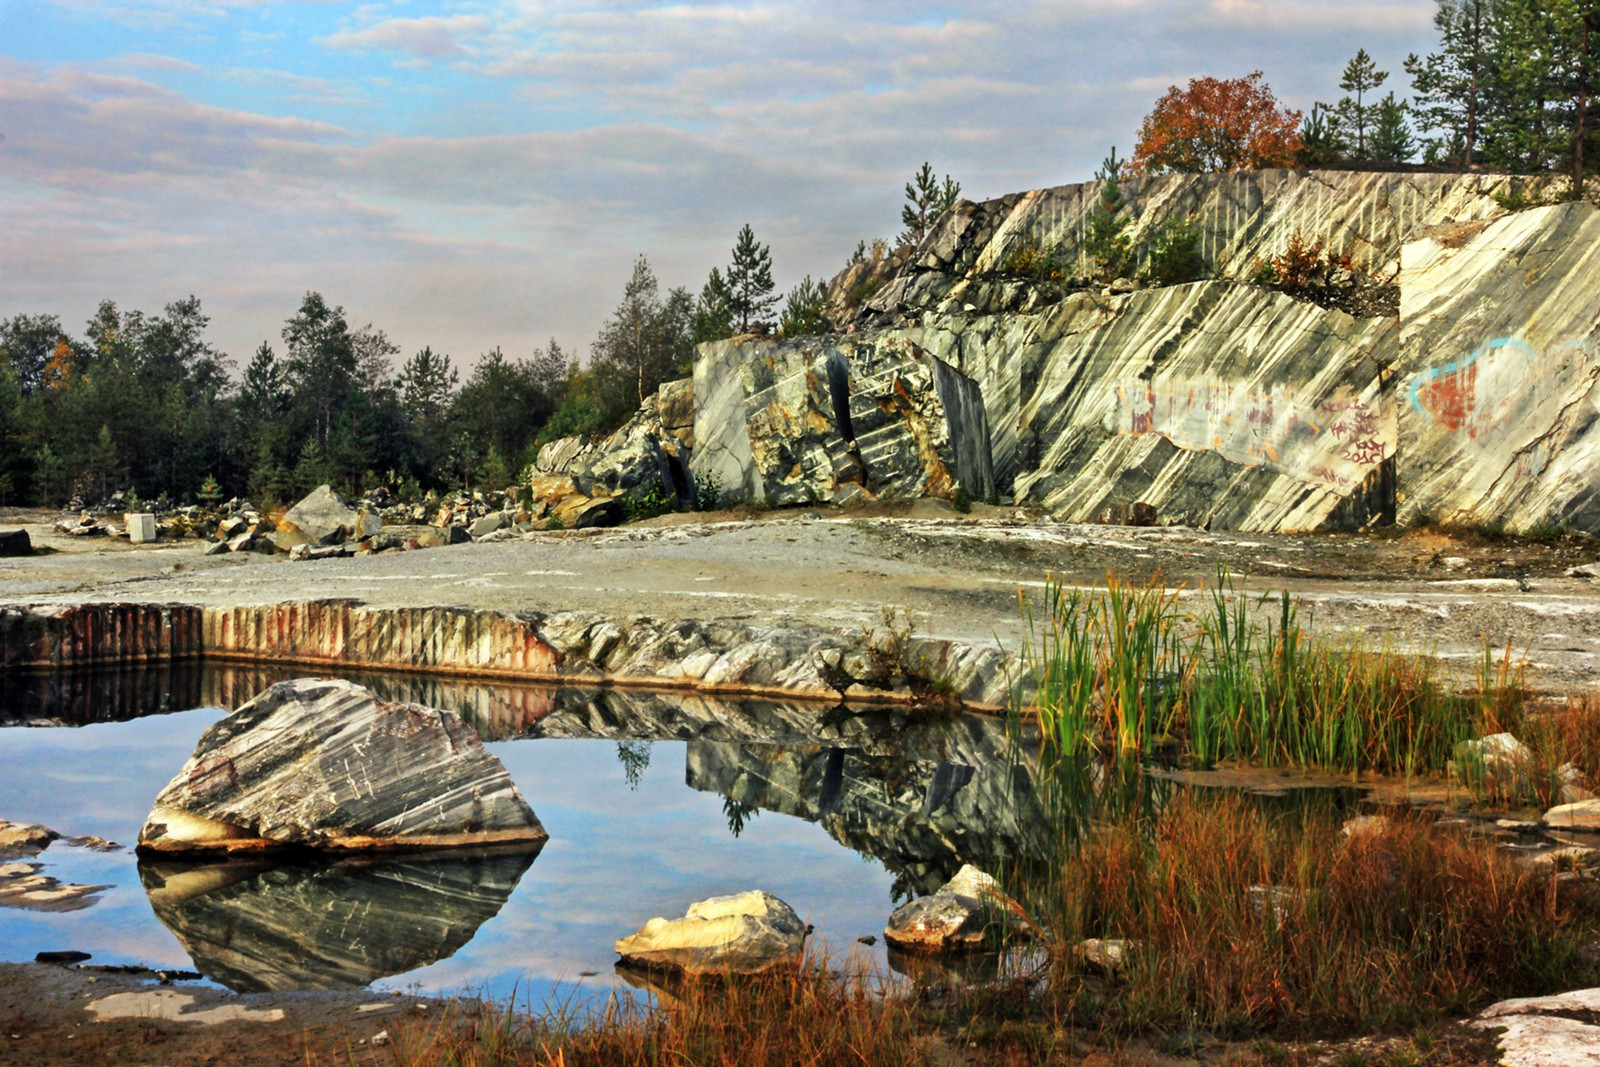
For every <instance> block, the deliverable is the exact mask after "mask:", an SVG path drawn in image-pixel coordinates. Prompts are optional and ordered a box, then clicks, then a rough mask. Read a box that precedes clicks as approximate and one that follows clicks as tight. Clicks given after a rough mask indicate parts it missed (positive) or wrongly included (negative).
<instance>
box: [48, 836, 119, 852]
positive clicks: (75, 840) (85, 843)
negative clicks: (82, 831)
mask: <svg viewBox="0 0 1600 1067" xmlns="http://www.w3.org/2000/svg"><path fill="white" fill-rule="evenodd" d="M61 843H62V844H64V845H71V846H72V847H73V848H86V849H88V850H89V851H91V852H121V851H122V846H121V845H119V844H117V843H116V842H115V841H107V840H106V839H105V838H103V837H95V836H93V835H87V836H82V837H63V838H62V839H61Z"/></svg>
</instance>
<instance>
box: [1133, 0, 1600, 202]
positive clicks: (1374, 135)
mask: <svg viewBox="0 0 1600 1067" xmlns="http://www.w3.org/2000/svg"><path fill="white" fill-rule="evenodd" d="M1434 27H1435V29H1436V30H1437V31H1438V34H1439V45H1438V48H1437V49H1436V50H1435V51H1433V52H1430V53H1428V54H1427V55H1417V54H1412V55H1409V56H1407V57H1406V58H1405V60H1404V63H1403V64H1402V66H1403V69H1404V70H1405V73H1406V74H1407V75H1408V76H1409V78H1410V80H1411V96H1410V98H1409V99H1401V98H1399V97H1397V96H1396V94H1395V92H1394V91H1393V90H1392V89H1391V90H1389V91H1388V92H1387V93H1385V94H1384V95H1383V96H1379V95H1378V94H1379V92H1380V90H1382V89H1383V88H1384V86H1385V85H1386V83H1387V82H1388V78H1389V74H1390V72H1389V71H1387V70H1382V69H1380V68H1379V66H1378V63H1377V62H1376V61H1375V60H1374V59H1373V58H1372V57H1371V56H1370V55H1368V54H1367V52H1366V50H1365V49H1361V50H1359V51H1358V52H1357V53H1356V55H1355V56H1354V57H1353V58H1352V59H1351V60H1350V61H1349V62H1348V63H1347V64H1346V65H1345V67H1344V70H1343V72H1342V76H1341V78H1340V80H1339V89H1340V90H1341V92H1342V93H1343V94H1344V95H1343V96H1341V97H1340V98H1339V99H1338V100H1337V101H1335V102H1332V103H1324V102H1321V101H1318V102H1316V103H1314V104H1313V105H1312V106H1311V108H1310V110H1309V111H1308V112H1305V113H1302V112H1300V111H1297V110H1294V109H1291V108H1288V107H1286V106H1285V105H1283V104H1282V103H1281V102H1279V101H1278V99H1277V98H1276V97H1275V96H1273V94H1272V91H1271V90H1270V89H1269V88H1268V87H1267V86H1266V85H1265V84H1264V83H1263V82H1262V80H1261V73H1260V72H1259V71H1257V72H1254V73H1252V74H1250V75H1247V76H1245V77H1242V78H1232V79H1218V78H1195V79H1193V80H1191V81H1190V82H1189V85H1188V87H1187V88H1181V89H1180V88H1179V87H1177V86H1174V87H1172V88H1171V89H1169V90H1168V92H1167V93H1166V94H1165V95H1164V96H1162V97H1161V98H1160V99H1159V100H1157V102H1156V105H1155V107H1154V108H1153V109H1152V111H1151V112H1150V114H1149V115H1148V116H1146V118H1145V120H1144V122H1143V124H1142V125H1141V127H1140V130H1139V136H1138V141H1137V144H1136V146H1135V149H1134V153H1133V155H1132V157H1131V158H1130V159H1129V161H1128V163H1127V166H1126V167H1125V169H1124V173H1127V174H1159V173H1171V172H1193V173H1198V172H1204V171H1213V170H1256V169H1261V168H1264V167H1292V166H1313V167H1315V166H1330V165H1340V164H1356V165H1370V164H1379V165H1397V164H1406V163H1411V162H1413V161H1415V160H1418V159H1419V158H1420V162H1421V163H1422V164H1423V165H1427V166H1436V167H1446V168H1472V167H1485V168H1488V169H1491V170H1500V171H1509V172H1511V173H1514V174H1552V173H1553V174H1566V175H1568V176H1569V177H1570V178H1571V179H1572V182H1573V190H1574V194H1575V195H1578V194H1581V192H1582V187H1583V183H1584V181H1585V180H1586V179H1587V178H1588V176H1589V175H1590V174H1591V173H1593V171H1594V169H1595V161H1596V159H1597V153H1600V129H1597V126H1600V124H1597V122H1596V116H1595V114H1594V103H1593V101H1594V94H1595V91H1596V89H1597V87H1600V0H1438V8H1437V10H1436V12H1435V14H1434Z"/></svg>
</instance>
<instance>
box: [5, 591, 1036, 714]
mask: <svg viewBox="0 0 1600 1067" xmlns="http://www.w3.org/2000/svg"><path fill="white" fill-rule="evenodd" d="M913 646H914V648H913V651H914V653H915V655H916V656H917V658H918V661H919V662H920V663H921V664H922V665H923V666H924V667H925V669H926V670H927V671H929V672H930V674H931V675H933V676H937V677H942V678H944V679H946V680H948V681H949V683H950V685H951V686H952V687H953V691H954V693H955V695H957V696H958V697H959V698H960V699H961V700H962V702H963V703H965V704H967V705H968V706H971V707H983V708H995V709H998V708H1002V707H1005V706H1006V705H1007V702H1008V701H1009V699H1010V697H1011V693H1012V689H1013V687H1014V685H1021V686H1023V687H1024V688H1023V690H1022V692H1023V695H1024V697H1026V696H1027V688H1026V687H1027V684H1028V683H1027V680H1026V678H1023V677H1022V674H1021V672H1019V671H1018V670H1017V668H1016V665H1015V664H1014V663H1013V662H1012V660H1011V659H1010V657H1008V655H1007V654H1006V653H1004V652H1002V651H1001V650H1000V649H998V648H996V647H992V646H982V645H972V644H968V643H966V642H961V641H946V640H934V639H913ZM858 647H859V638H858V637H856V636H852V635H842V634H840V633H837V632H834V631H827V630H822V629H819V628H815V627H806V626H802V625H786V624H783V623H781V622H776V623H772V624H762V623H746V622H742V621H738V620H710V621H698V620H692V619H680V620H661V619H653V618H650V617H647V616H633V617H625V618H621V619H613V618H607V617H604V616H600V615H596V614H593V613H591V612H554V613H550V614H545V613H542V612H535V611H522V612H505V613H502V612H487V611H475V610H469V609H464V608H447V607H438V608H371V607H366V606H364V605H362V604H361V603H360V602H358V601H354V600H313V601H303V602H290V603H280V604H241V605H237V606H232V607H220V608H210V607H208V608H200V607H193V606H183V605H160V604H156V605H150V604H128V603H97V604H83V605H76V606H71V607H61V608H43V609H32V608H26V607H24V608H0V676H3V672H4V671H5V670H6V669H11V668H62V667H73V666H86V665H91V664H134V663H141V662H145V661H166V660H171V659H179V658H184V657H190V656H200V655H204V656H205V657H206V658H207V659H212V660H237V661H245V662H250V663H258V662H262V661H267V662H273V663H279V664H301V665H313V666H316V665H327V666H337V667H339V668H340V669H341V670H350V669H361V668H380V669H387V670H393V669H401V670H410V671H420V672H425V673H438V674H451V675H462V674H468V675H482V676H499V677H513V678H517V679H520V680H523V681H555V680H567V681H574V682H584V681H599V680H602V679H611V680H614V681H619V682H622V683H623V684H628V683H630V682H631V683H634V684H651V685H660V684H667V685H672V686H675V687H682V688H687V689H700V690H707V691H714V692H736V693H784V694H792V695H798V696H805V697H817V698H823V699H829V700H832V699H834V698H835V697H836V692H835V690H834V689H833V688H832V687H831V686H830V685H829V684H828V682H827V681H826V680H825V679H824V678H823V677H822V675H821V673H820V670H819V660H818V656H819V655H820V654H828V653H831V654H838V653H840V652H848V651H851V650H853V649H855V648H858ZM1013 679H1020V680H1019V681H1017V682H1015V683H1014V682H1013ZM150 683H151V686H152V690H151V691H155V692H160V689H159V686H160V678H159V676H153V677H152V678H151V679H150ZM64 684H68V685H69V686H70V687H74V688H76V687H79V686H87V687H89V688H90V689H92V688H93V686H92V682H81V683H78V682H74V683H64ZM89 695H90V694H88V693H84V694H82V696H83V697H84V698H85V699H87V697H88V696H89ZM862 695H864V694H861V693H859V692H857V693H856V694H854V695H853V699H854V698H859V697H860V696H862ZM906 695H907V694H905V693H903V692H899V693H895V692H891V693H884V694H881V695H880V696H878V699H885V700H895V699H903V698H904V697H905V696H906ZM57 699H63V700H65V701H66V702H67V703H68V704H70V703H71V702H72V699H73V698H72V694H71V693H64V694H61V696H60V697H59V698H57ZM38 701H39V697H38V696H37V695H30V696H28V697H27V698H25V700H23V701H20V702H19V703H21V704H22V706H21V707H19V708H18V709H17V710H18V711H20V712H23V713H26V712H27V705H29V704H34V703H38ZM0 714H3V713H0Z"/></svg>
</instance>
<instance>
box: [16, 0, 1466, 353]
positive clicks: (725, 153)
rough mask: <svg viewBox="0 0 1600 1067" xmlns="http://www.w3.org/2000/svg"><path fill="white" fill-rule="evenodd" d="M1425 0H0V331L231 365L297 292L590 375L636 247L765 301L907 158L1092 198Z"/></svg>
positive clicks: (811, 270)
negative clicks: (1127, 167)
mask: <svg viewBox="0 0 1600 1067" xmlns="http://www.w3.org/2000/svg"><path fill="white" fill-rule="evenodd" d="M1434 10H1435V0H1348V2H1334V0H986V2H985V0H971V2H940V0H924V2H908V0H866V2H851V0H815V2H752V3H713V2H703V0H679V2H675V3H647V2H636V0H617V2H614V3H598V2H593V0H453V2H443V3H423V2H405V0H395V2H383V3H366V4H345V3H328V2H298V3H283V2H272V0H0V319H3V318H8V317H10V316H11V315H14V314H18V313H22V312H26V313H53V314H57V315H59V316H61V318H62V320H63V322H64V323H65V324H66V325H67V326H68V328H69V329H71V330H72V331H73V332H75V333H81V328H82V323H83V322H84V320H86V319H87V318H88V317H89V315H90V314H91V313H92V312H93V310H94V309H95V307H96V305H98V303H99V302H100V301H102V300H107V299H109V300H113V301H115V302H116V303H117V304H118V306H119V307H121V308H123V309H124V310H128V309H134V308H138V309H141V310H144V311H148V312H158V311H159V310H160V309H161V308H162V307H163V306H164V305H165V304H167V303H169V302H171V301H173V300H178V299H181V298H183V297H185V296H188V295H190V294H194V295H196V296H198V297H199V298H200V299H201V302H202V305H203V307H204V309H205V311H206V312H207V313H208V314H209V315H210V316H211V319H212V322H211V331H210V337H211V339H212V340H213V341H214V342H215V343H216V344H217V345H218V346H219V347H221V348H222V349H223V350H224V351H226V352H228V353H229V354H230V356H231V357H232V358H233V360H234V362H235V364H236V365H242V364H243V363H244V362H246V361H247V360H248V359H249V356H250V354H251V353H252V352H253V351H254V349H255V348H256V346H257V345H259V344H260V343H261V342H262V341H270V342H272V343H273V344H274V347H275V348H277V349H278V350H279V351H280V353H281V351H282V344H281V337H280V335H281V331H282V328H283V322H284V320H285V319H286V318H288V317H289V316H291V315H292V314H294V312H295V310H296V309H297V308H298V307H299V304H300V301H301V299H302V298H303V296H304V295H305V293H306V292H307V291H310V290H315V291H317V292H320V293H322V294H323V296H324V297H326V298H327V300H328V301H329V302H331V303H334V304H338V305H342V306H343V307H344V308H345V311H346V314H347V317H348V318H349V320H350V323H351V325H352V327H356V326H360V325H364V324H368V323H370V324H372V325H373V326H375V327H377V328H379V329H382V330H384V331H385V332H386V333H387V334H388V335H389V337H390V338H391V339H392V340H393V341H395V342H396V343H397V344H398V345H399V346H400V348H401V351H402V356H404V355H409V354H410V353H412V352H414V351H416V350H417V349H420V348H421V347H423V346H424V345H428V346H431V347H432V348H433V349H434V350H435V351H436V352H439V351H442V352H445V353H448V354H449V355H450V356H451V357H452V359H453V360H454V361H455V362H456V364H457V365H458V366H460V367H461V368H462V369H463V372H464V373H465V372H466V371H467V370H469V369H470V367H471V366H472V364H473V363H474V362H475V361H476V359H477V358H478V356H479V355H480V354H481V353H483V352H485V351H487V350H489V349H490V348H493V347H495V346H499V347H501V348H502V350H503V351H504V352H505V353H506V354H507V355H508V356H513V357H521V356H525V355H526V354H528V353H529V352H531V351H532V350H533V349H534V348H535V347H537V346H539V345H542V344H544V343H545V342H546V341H547V339H550V338H554V339H556V340H557V341H558V342H559V343H560V344H561V345H562V346H563V348H566V349H567V350H569V352H587V350H588V346H589V344H590V342H591V341H592V340H593V338H594V337H595V335H596V333H597V332H598V330H599V327H600V325H601V324H602V322H603V321H604V320H605V319H606V317H607V316H608V315H609V314H610V313H611V311H612V310H613V309H614V308H615V307H616V305H617V303H618V301H619V300H620V298H621V296H622V290H623V286H624V284H625V283H626V281H627V279H628V277H629V275H630V274H631V272H632V269H633V263H634V260H635V258H636V257H637V256H639V255H644V256H646V257H648V259H649V262H650V264H651V266H652V268H653V269H654V271H655V273H656V275H657V276H658V277H659V278H660V280H661V282H662V285H663V289H665V288H666V287H669V286H675V285H684V286H687V287H688V288H689V289H690V290H691V291H693V292H698V290H699V288H700V286H701V285H702V284H703V283H704V281H705V279H706V275H707V273H708V272H709V271H710V269H711V268H712V267H715V266H724V265H726V263H727V262H728V260H729V259H730V258H731V257H730V251H731V248H732V246H733V243H734V238H735V235H736V234H737V232H738V230H739V227H740V226H741V225H743V224H745V223H749V224H750V225H751V226H752V227H753V228H754V230H755V233H756V236H757V237H758V238H759V239H760V240H761V241H763V242H764V243H766V244H768V245H769V246H770V247H771V250H772V261H773V268H774V275H775V278H776V280H777V283H778V285H779V287H780V289H783V290H787V289H788V288H789V287H791V286H793V285H794V284H795V283H797V282H799V281H800V279H801V278H802V277H803V276H805V275H811V276H812V277H815V278H818V279H824V278H827V277H829V276H831V275H833V274H834V273H836V272H837V271H838V270H839V269H840V268H841V267H842V266H843V265H844V262H845V260H846V259H847V258H848V256H849V254H850V252H851V251H852V250H853V249H854V248H855V246H856V242H857V241H858V240H860V239H868V240H870V239H872V238H874V237H893V236H894V235H895V234H896V233H897V232H898V230H899V228H900V227H899V212H900V206H901V203H902V201H903V195H904V194H903V189H904V185H905V183H906V181H907V180H908V179H909V178H910V176H911V175H912V173H913V172H915V170H916V169H917V168H918V167H919V166H920V165H921V164H922V163H923V161H925V160H926V161H928V162H930V163H931V164H932V166H933V168H934V170H935V172H936V173H937V174H939V175H940V176H943V175H946V174H948V175H950V176H951V177H953V178H954V179H955V180H957V181H959V182H960V183H961V188H962V194H963V195H964V196H967V197H969V198H972V199H980V200H981V199H986V198H989V197H995V196H1001V195H1004V194H1006V193H1009V192H1016V191H1020V190H1025V189H1031V188H1039V187H1045V186H1053V185H1061V184H1065V183H1068V182H1075V181H1083V180H1087V179H1088V178H1089V177H1091V176H1092V174H1093V172H1094V170H1095V169H1096V167H1097V166H1098V164H1099V162H1100V161H1101V160H1102V159H1103V158H1104V157H1105V155H1106V153H1107V150H1108V149H1109V148H1110V147H1111V146H1113V145H1115V146H1117V147H1118V148H1120V149H1121V153H1122V155H1124V156H1126V155H1127V154H1128V153H1129V151H1130V150H1131V148H1132V145H1133V142H1134V140H1135V138H1136V133H1137V130H1138V126H1139V122H1140V119H1141V118H1142V117H1143V116H1144V114H1146V113H1147V112H1148V111H1149V110H1150V107H1151V105H1152V104H1153V103H1154V102H1155V100H1156V98H1157V97H1159V96H1160V95H1161V93H1162V92H1163V91H1164V90H1165V89H1166V88H1167V87H1168V86H1170V85H1174V84H1177V85H1182V84H1185V83H1187V81H1188V80H1189V79H1190V78H1194V77H1199V76H1205V75H1210V76H1215V77H1237V76H1240V75H1243V74H1248V73H1249V72H1251V71H1252V70H1261V71H1262V72H1263V73H1264V75H1265V80H1266V82H1267V84H1268V85H1270V86H1271V87H1272V89H1273V90H1274V91H1275V92H1276V93H1277V94H1278V96H1279V98H1280V99H1282V100H1283V101H1284V102H1285V103H1287V104H1288V105H1290V106H1292V107H1295V108H1299V109H1305V108H1309V107H1310V105H1311V104H1312V102H1313V101H1316V100H1324V101H1331V100H1333V99H1335V98H1336V97H1337V96H1338V95H1339V92H1338V88H1337V83H1338V81H1339V75H1340V71H1341V70H1342V69H1343V67H1344V64H1345V62H1346V61H1347V60H1348V59H1349V58H1350V57H1351V56H1353V55H1354V54H1355V52H1356V50H1357V49H1358V48H1365V49H1366V50H1367V51H1368V52H1369V53H1371V55H1372V56H1373V58H1374V59H1375V60H1376V61H1377V63H1378V65H1379V66H1380V67H1381V68H1383V69H1386V70H1389V71H1391V72H1392V73H1391V76H1390V79H1389V83H1388V85H1386V86H1385V87H1384V88H1385V89H1388V88H1394V89H1396V90H1398V92H1399V95H1401V96H1402V97H1403V96H1404V95H1405V94H1406V90H1407V81H1406V78H1405V75H1404V72H1403V71H1402V70H1401V62H1402V61H1403V60H1404V58H1405V56H1406V54H1407V53H1410V52H1428V51H1431V50H1432V49H1433V48H1434V47H1435V46H1436V43H1437V37H1436V33H1435V31H1434V29H1433V26H1432V16H1433V12H1434Z"/></svg>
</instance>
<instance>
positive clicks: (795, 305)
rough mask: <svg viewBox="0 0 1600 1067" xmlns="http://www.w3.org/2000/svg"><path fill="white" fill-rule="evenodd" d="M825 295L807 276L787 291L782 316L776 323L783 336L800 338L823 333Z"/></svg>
mask: <svg viewBox="0 0 1600 1067" xmlns="http://www.w3.org/2000/svg"><path fill="white" fill-rule="evenodd" d="M826 295H827V294H826V292H825V291H824V290H823V288H822V285H821V284H820V283H818V282H814V281H812V280H811V275H809V274H807V275H806V276H805V280H804V281H802V282H801V283H800V284H799V285H797V286H795V287H794V288H793V289H791V290H789V299H788V301H787V302H786V303H785V304H784V306H783V315H782V317H781V318H780V319H779V323H778V329H779V330H780V331H782V333H783V336H785V337H802V336H805V335H807V334H817V333H823V332H825V331H826V330H827V328H828V319H827V316H825V315H824V314H823V313H822V306H823V301H824V299H825V298H826Z"/></svg>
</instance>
